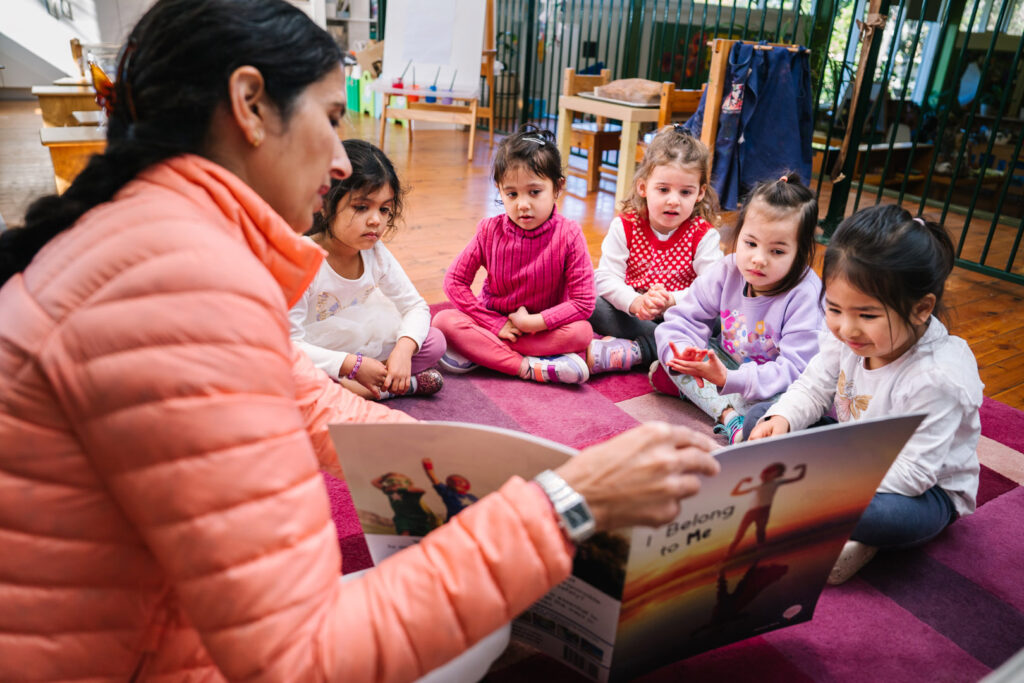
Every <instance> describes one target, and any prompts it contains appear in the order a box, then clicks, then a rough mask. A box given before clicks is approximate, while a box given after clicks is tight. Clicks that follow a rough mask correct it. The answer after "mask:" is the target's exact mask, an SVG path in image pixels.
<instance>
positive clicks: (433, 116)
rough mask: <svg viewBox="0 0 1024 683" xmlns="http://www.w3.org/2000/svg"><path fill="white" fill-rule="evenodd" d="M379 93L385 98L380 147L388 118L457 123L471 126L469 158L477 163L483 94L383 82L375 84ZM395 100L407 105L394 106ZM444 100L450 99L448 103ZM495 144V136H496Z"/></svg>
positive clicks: (410, 129)
mask: <svg viewBox="0 0 1024 683" xmlns="http://www.w3.org/2000/svg"><path fill="white" fill-rule="evenodd" d="M370 87H371V88H373V89H374V90H375V91H377V92H380V93H382V94H383V96H384V106H383V107H382V109H383V111H382V112H381V116H380V140H379V142H378V145H377V146H378V147H380V148H381V149H384V136H385V134H386V133H387V123H388V119H405V120H406V121H410V122H411V121H433V122H435V123H454V124H461V125H463V126H469V152H468V154H467V157H468V159H469V161H473V143H474V141H475V139H476V119H477V116H478V115H479V112H478V111H477V109H478V104H479V102H480V93H479V92H469V91H457V90H440V91H437V92H434V91H430V90H425V89H422V88H421V89H418V90H417V89H413V88H392V87H390V86H385V85H382V84H380V82H379V80H377V81H374V82H373V83H372V84H371V85H370ZM428 95H429V96H430V97H432V98H434V99H435V101H434V102H427V101H426V97H427V96H428ZM392 97H404V98H405V106H395V105H394V104H392V101H391V98H392ZM410 97H413V98H418V99H416V101H412V102H410V101H409V98H410ZM442 100H449V104H445V103H444V102H442ZM408 131H409V139H410V140H411V139H412V126H411V125H410V126H409V128H408ZM492 141H493V137H492Z"/></svg>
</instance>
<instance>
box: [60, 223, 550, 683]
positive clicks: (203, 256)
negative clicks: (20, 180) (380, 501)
mask: <svg viewBox="0 0 1024 683" xmlns="http://www.w3.org/2000/svg"><path fill="white" fill-rule="evenodd" d="M169 228H174V229H173V230H171V229H169ZM138 230H140V231H144V230H153V231H155V232H156V236H155V237H154V238H153V239H151V240H150V241H149V242H148V243H147V244H146V246H145V248H143V249H138V250H137V251H136V252H135V253H131V254H126V253H123V252H124V247H123V246H121V245H117V244H99V245H95V246H94V247H93V248H94V249H96V250H103V249H109V250H111V254H110V255H109V257H108V258H107V259H106V261H107V262H108V263H109V264H111V265H110V268H109V269H108V270H107V271H106V272H104V276H105V278H106V280H105V281H104V282H103V284H102V286H100V287H97V288H96V290H95V291H92V292H89V293H87V294H86V295H82V296H81V297H80V299H81V302H80V303H78V304H77V305H75V306H73V307H69V308H68V310H67V312H66V315H65V316H64V317H63V319H62V320H61V321H60V322H59V324H58V326H57V328H56V329H55V331H54V332H53V333H52V334H50V335H49V337H48V338H47V340H46V343H45V346H44V348H43V349H42V350H41V352H40V363H41V365H42V367H43V369H44V372H45V373H46V374H47V376H48V378H49V381H50V382H51V384H52V386H53V387H54V390H55V392H56V393H57V396H58V400H59V402H60V408H61V410H62V411H63V412H64V414H65V415H66V416H67V418H68V420H69V422H70V423H71V425H72V426H73V428H74V430H75V433H76V436H77V438H78V440H79V442H80V444H81V448H82V451H83V452H84V453H85V455H86V457H87V458H88V459H89V462H90V463H91V465H92V467H93V468H94V469H95V471H96V473H97V475H98V476H99V478H100V479H101V480H102V482H103V483H104V485H105V486H106V488H107V490H108V491H109V493H110V495H111V496H112V497H113V498H114V499H115V501H116V502H117V504H118V505H119V506H120V508H121V509H122V510H123V511H124V514H125V516H126V517H127V519H128V520H129V521H130V523H131V524H132V525H133V526H134V527H135V529H136V530H137V532H138V534H139V536H140V538H141V541H142V542H143V543H144V544H145V545H146V547H147V548H148V549H149V550H150V552H151V553H152V554H153V556H154V558H155V559H156V561H157V563H158V564H159V566H160V567H161V569H162V572H163V576H162V577H160V576H156V577H154V576H150V577H146V580H148V581H163V582H166V583H167V584H169V585H170V587H171V588H172V589H173V595H174V596H175V599H176V601H177V603H178V604H179V605H180V607H181V609H182V610H183V611H184V612H185V615H186V617H187V620H188V622H189V623H190V624H191V625H193V626H194V627H195V629H196V630H197V631H198V633H199V637H200V638H201V639H202V642H203V644H204V646H205V647H206V649H207V651H208V652H209V654H210V656H211V657H212V658H213V660H214V662H215V663H216V664H217V666H218V667H220V669H221V671H222V672H223V674H224V675H225V677H226V678H228V679H230V680H236V679H246V680H261V681H275V680H281V681H285V680H287V681H296V680H303V681H311V680H346V681H362V680H379V681H394V680H403V679H409V678H412V677H415V676H416V675H419V674H420V673H422V672H424V671H425V670H427V669H429V668H431V667H433V666H437V665H439V664H440V663H442V662H444V661H445V660H447V659H449V658H451V657H452V656H454V655H455V654H457V653H458V652H459V651H460V650H461V649H462V648H464V647H465V645H466V644H467V643H470V642H473V641H475V640H478V639H479V638H481V637H483V636H484V635H486V634H487V633H489V632H491V631H493V630H494V629H495V628H497V627H498V626H499V625H500V624H502V623H503V622H504V621H506V620H507V619H508V618H509V617H511V616H512V615H513V614H515V613H516V612H517V611H520V610H522V609H524V608H525V607H526V606H527V605H529V604H530V602H531V601H533V600H535V599H537V598H538V597H539V596H540V595H542V594H543V593H544V592H545V591H546V590H548V589H549V587H550V586H551V585H553V584H554V583H556V582H558V581H560V580H561V579H563V578H564V577H565V576H566V575H567V574H568V571H569V566H570V560H569V555H568V552H567V550H566V549H565V547H564V545H563V544H562V543H561V536H560V534H559V532H558V530H557V525H556V523H555V520H554V518H553V515H552V514H551V512H550V508H546V507H545V505H544V504H543V499H542V498H540V494H538V493H536V492H535V491H533V490H532V489H534V488H535V487H533V486H530V485H527V484H526V483H524V482H522V481H512V482H510V483H509V484H508V485H507V486H506V487H505V488H504V489H503V490H502V491H501V492H499V493H497V494H493V495H492V496H489V497H488V498H486V499H484V500H482V501H480V503H478V505H477V506H474V507H473V508H472V509H471V510H467V511H466V512H465V513H463V514H462V515H460V516H459V517H460V518H459V519H458V520H457V522H456V523H453V524H447V525H445V527H444V528H442V529H439V530H438V532H437V533H436V534H435V535H434V536H433V537H432V538H430V539H428V540H427V541H425V542H424V543H423V544H421V545H420V546H418V547H417V548H415V549H413V550H412V551H411V552H407V553H402V554H401V555H400V556H399V557H396V558H395V559H394V560H392V561H391V562H389V563H386V565H384V566H382V567H380V568H379V569H378V570H377V571H375V572H373V575H372V576H368V577H366V580H362V581H357V582H354V583H351V584H344V585H341V584H340V580H339V567H340V557H339V551H338V543H337V538H336V535H335V529H334V525H333V524H332V523H331V519H330V515H329V510H328V503H327V496H326V493H325V490H324V487H323V482H322V479H321V477H320V475H319V467H318V459H317V457H316V455H315V453H314V446H315V447H316V451H317V452H318V453H319V454H320V461H321V462H323V460H324V459H325V457H326V455H325V454H327V453H328V452H329V446H328V445H327V443H326V436H325V434H324V432H323V426H324V424H325V423H326V422H328V421H332V420H334V419H376V418H378V417H380V418H383V419H401V418H400V417H399V416H398V415H397V414H395V413H392V412H391V411H387V410H386V409H383V408H381V407H380V406H371V405H368V404H366V403H365V402H363V401H360V400H358V399H356V398H355V397H354V396H350V395H348V394H346V393H345V392H342V391H341V390H340V388H339V387H332V386H331V385H329V384H328V383H326V378H325V377H324V375H323V373H319V372H315V371H313V370H312V366H311V365H309V363H308V360H307V361H304V360H302V359H301V358H299V357H298V354H296V352H295V350H294V349H293V347H292V345H291V343H290V341H289V337H288V323H287V318H286V315H285V311H284V307H285V304H284V301H283V298H282V296H281V290H280V288H279V287H278V285H277V283H276V282H275V281H274V280H273V279H272V278H270V276H269V275H268V273H267V272H266V271H265V269H263V268H262V266H261V264H259V263H258V262H255V261H254V260H253V259H252V258H251V255H249V254H248V253H247V252H246V251H245V249H244V246H239V245H237V244H235V243H233V242H231V243H229V244H216V243H213V242H215V241H216V238H215V237H213V236H210V235H204V236H203V237H202V239H195V235H193V236H192V239H191V240H189V239H187V238H186V235H187V233H188V231H189V228H188V226H183V225H174V226H166V225H160V221H153V222H152V224H150V225H145V226H140V227H139V228H138ZM226 239H227V238H224V240H226ZM154 245H158V246H154ZM232 250H234V251H232ZM93 256H95V254H93ZM102 256H103V255H102V254H101V255H100V256H99V258H102ZM75 270H76V268H75V265H74V263H72V264H70V265H69V266H68V268H66V269H65V271H64V272H62V273H58V274H55V275H54V277H53V280H54V281H53V282H52V283H51V285H50V286H49V287H48V289H50V290H51V291H54V292H59V291H61V290H62V289H63V290H65V291H66V290H67V289H68V288H69V287H71V286H72V285H71V284H69V283H68V282H62V281H61V278H62V277H67V278H68V279H69V280H70V282H71V283H74V282H78V283H82V282H86V283H88V284H90V286H91V281H90V280H89V278H86V277H83V276H82V274H81V273H76V272H75ZM111 271H114V272H111ZM76 295H77V294H75V293H72V294H70V295H69V294H67V293H64V294H61V296H66V297H69V298H71V297H73V296H76ZM296 397H298V403H297V402H296ZM310 432H312V434H313V445H311V441H310ZM332 457H333V456H332ZM126 580H127V579H126ZM132 580H141V579H139V578H138V577H136V578H135V579H132Z"/></svg>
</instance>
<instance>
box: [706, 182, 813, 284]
mask: <svg viewBox="0 0 1024 683" xmlns="http://www.w3.org/2000/svg"><path fill="white" fill-rule="evenodd" d="M755 202H756V206H757V210H758V211H761V212H763V213H764V214H765V215H766V216H767V217H768V218H769V219H771V220H780V219H785V218H789V217H794V218H795V219H796V221H797V228H796V256H795V257H794V258H793V265H792V266H791V267H790V269H789V272H788V273H786V276H785V277H783V278H782V279H781V280H779V282H778V283H777V284H776V285H775V287H773V288H772V289H771V291H768V292H765V294H766V295H768V296H775V295H777V294H783V293H785V292H788V291H789V290H791V289H793V288H794V287H796V286H797V285H798V284H800V280H802V279H803V277H804V273H806V272H807V270H808V269H809V268H810V267H811V265H812V264H813V262H814V244H815V242H814V230H815V228H816V227H817V225H818V200H817V199H815V197H814V193H813V192H811V188H809V187H807V186H806V185H804V184H803V183H802V182H801V181H800V176H799V175H798V174H796V173H786V174H784V175H783V176H782V177H781V178H779V179H778V180H763V181H761V182H760V183H758V184H757V185H755V186H754V189H752V190H751V191H750V193H749V194H748V195H747V197H746V199H744V200H743V206H742V207H740V214H739V217H738V218H737V219H736V229H735V230H733V231H732V234H731V235H730V236H729V239H728V242H727V244H726V250H727V251H736V243H737V242H738V241H739V238H740V231H741V230H743V223H744V222H745V221H746V219H747V211H749V210H750V207H751V206H752V205H754V204H755Z"/></svg>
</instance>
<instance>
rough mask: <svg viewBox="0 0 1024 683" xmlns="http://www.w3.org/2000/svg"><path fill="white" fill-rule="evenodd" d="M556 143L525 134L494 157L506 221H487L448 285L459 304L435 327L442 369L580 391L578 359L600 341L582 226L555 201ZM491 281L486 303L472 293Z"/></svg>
mask: <svg viewBox="0 0 1024 683" xmlns="http://www.w3.org/2000/svg"><path fill="white" fill-rule="evenodd" d="M553 137H554V136H552V135H551V133H550V132H548V131H545V130H538V129H536V128H533V127H532V126H531V127H527V126H524V127H523V128H521V129H520V130H519V132H517V133H515V134H514V135H510V136H509V137H507V138H505V140H503V141H502V143H501V145H500V146H499V147H498V149H497V151H496V152H495V156H494V169H493V170H494V183H495V186H496V187H497V188H498V192H499V194H500V195H501V201H502V203H503V204H504V206H505V213H503V214H501V215H499V216H493V217H491V218H485V219H483V220H482V221H480V223H479V225H478V226H477V231H476V235H475V236H474V237H473V239H472V241H470V243H469V245H468V246H467V247H466V248H465V249H464V250H463V251H462V253H461V254H459V256H458V257H457V258H456V259H455V262H454V263H452V265H451V267H450V268H449V269H448V273H447V275H445V278H444V291H445V294H447V295H448V298H449V300H451V302H452V303H453V304H455V308H454V309H448V310H445V311H441V312H440V313H438V314H437V315H436V316H435V317H434V321H433V325H434V327H436V328H438V329H440V330H441V331H442V332H444V335H445V337H446V338H447V340H448V351H446V352H445V355H444V356H442V357H441V361H440V363H439V365H440V366H441V368H442V369H444V370H447V371H449V372H468V371H469V370H472V369H473V368H475V367H477V366H478V365H483V366H484V367H487V368H491V369H493V370H497V371H499V372H503V373H505V374H508V375H517V376H519V377H521V378H523V379H532V380H534V381H537V382H562V383H567V384H580V383H582V382H585V381H587V379H589V377H590V372H589V370H588V368H587V362H586V360H584V357H583V356H582V355H581V353H582V352H583V351H584V350H585V349H586V348H587V345H588V344H589V343H590V340H591V338H592V337H593V334H594V333H593V329H592V328H591V327H590V323H589V322H587V319H588V318H589V317H590V314H591V313H592V312H593V310H594V297H595V294H594V271H593V268H592V267H591V265H590V255H589V254H588V252H587V244H586V241H585V240H584V239H583V232H582V230H581V229H580V226H579V225H578V224H577V223H576V222H575V221H572V220H569V219H567V218H565V217H563V216H562V215H561V214H559V213H558V209H557V208H556V207H555V200H556V199H557V198H558V195H559V193H560V192H561V191H562V188H563V186H564V185H565V176H564V175H563V174H562V158H561V155H560V154H559V153H558V148H557V147H556V146H555V143H554V139H553ZM481 267H482V268H484V270H486V271H487V277H486V279H485V280H484V284H483V289H482V291H481V292H480V296H476V295H475V294H473V291H472V290H471V289H470V285H471V284H472V283H473V278H474V277H475V276H476V273H477V271H478V270H479V269H480V268H481Z"/></svg>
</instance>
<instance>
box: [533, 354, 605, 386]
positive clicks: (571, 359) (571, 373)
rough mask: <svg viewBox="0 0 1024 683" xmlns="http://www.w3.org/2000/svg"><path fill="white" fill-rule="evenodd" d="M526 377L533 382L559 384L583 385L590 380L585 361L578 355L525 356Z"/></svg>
mask: <svg viewBox="0 0 1024 683" xmlns="http://www.w3.org/2000/svg"><path fill="white" fill-rule="evenodd" d="M526 362H527V363H528V364H529V365H528V367H527V373H528V374H527V376H526V377H524V379H532V380H533V381H535V382H559V383H561V384H583V383H584V382H586V381H587V380H588V379H590V370H589V369H588V368H587V361H585V360H583V356H581V355H580V354H578V353H563V354H561V355H559V356H526Z"/></svg>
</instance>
